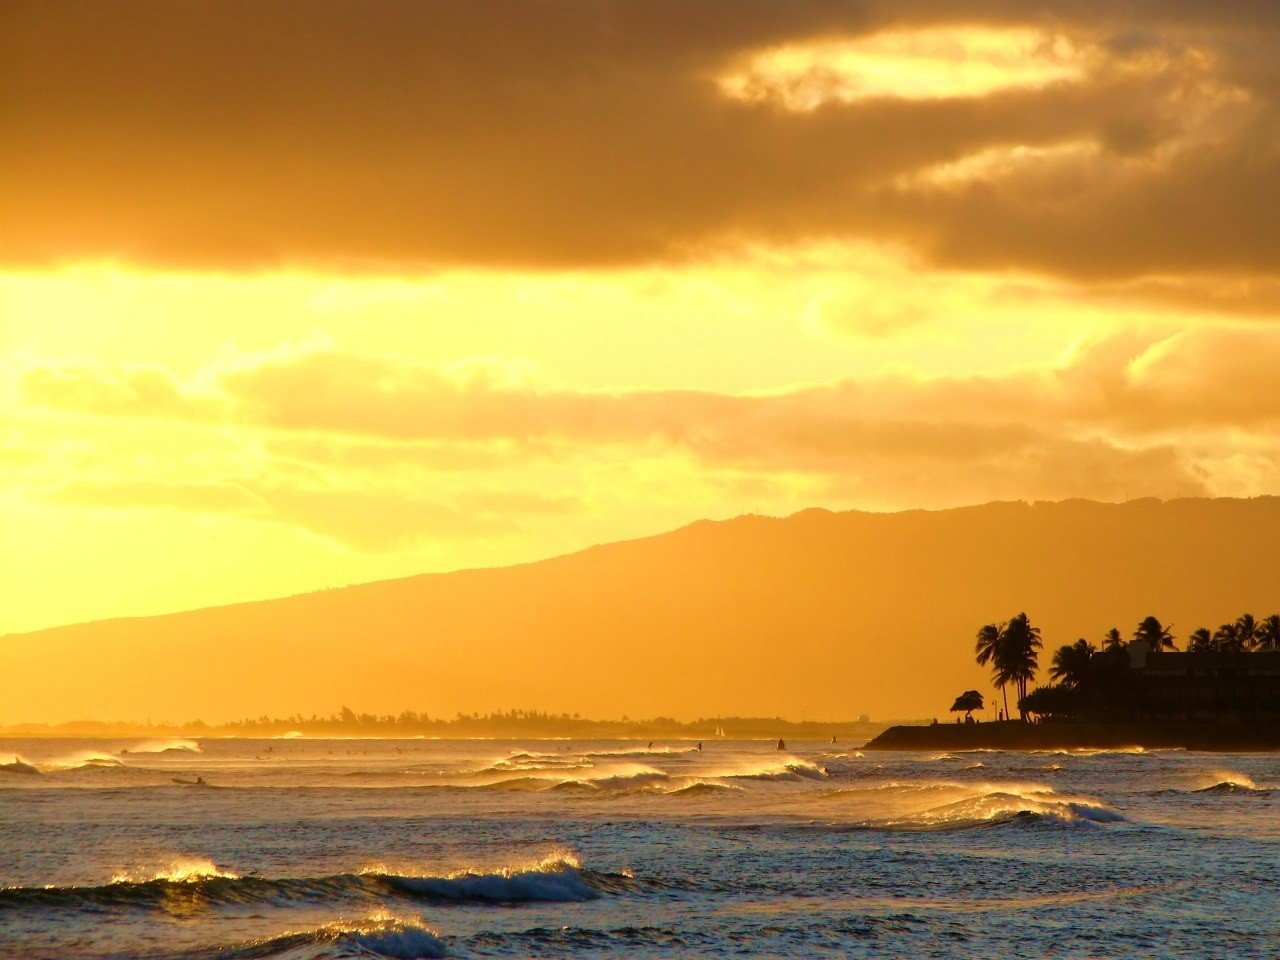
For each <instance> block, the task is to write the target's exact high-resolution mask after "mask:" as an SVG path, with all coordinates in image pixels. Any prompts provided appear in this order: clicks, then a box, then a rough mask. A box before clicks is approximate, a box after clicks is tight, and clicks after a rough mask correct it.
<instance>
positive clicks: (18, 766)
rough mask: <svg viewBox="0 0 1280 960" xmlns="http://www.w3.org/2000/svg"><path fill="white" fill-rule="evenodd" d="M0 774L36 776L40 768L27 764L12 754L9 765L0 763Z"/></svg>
mask: <svg viewBox="0 0 1280 960" xmlns="http://www.w3.org/2000/svg"><path fill="white" fill-rule="evenodd" d="M0 773H17V774H24V775H27V776H38V775H39V774H40V768H39V767H37V766H36V765H35V764H34V763H28V762H27V761H26V760H23V759H22V758H21V757H20V756H18V755H17V754H14V756H13V760H11V761H10V762H9V763H0Z"/></svg>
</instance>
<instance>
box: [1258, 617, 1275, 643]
mask: <svg viewBox="0 0 1280 960" xmlns="http://www.w3.org/2000/svg"><path fill="white" fill-rule="evenodd" d="M1257 644H1258V645H1257V649H1258V650H1280V613H1273V614H1271V616H1269V617H1264V618H1263V620H1262V623H1261V624H1259V625H1258V638H1257Z"/></svg>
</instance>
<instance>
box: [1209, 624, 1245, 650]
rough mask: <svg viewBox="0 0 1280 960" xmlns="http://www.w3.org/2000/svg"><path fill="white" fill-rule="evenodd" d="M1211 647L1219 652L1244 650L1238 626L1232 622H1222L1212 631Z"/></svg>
mask: <svg viewBox="0 0 1280 960" xmlns="http://www.w3.org/2000/svg"><path fill="white" fill-rule="evenodd" d="M1213 648H1214V649H1215V650H1217V651H1218V652H1219V653H1242V652H1244V641H1243V640H1242V639H1241V638H1240V628H1239V627H1238V626H1237V625H1236V624H1234V623H1224V624H1223V625H1222V626H1220V627H1219V628H1218V629H1217V630H1215V631H1213Z"/></svg>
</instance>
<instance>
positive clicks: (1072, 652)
mask: <svg viewBox="0 0 1280 960" xmlns="http://www.w3.org/2000/svg"><path fill="white" fill-rule="evenodd" d="M1097 652H1098V651H1097V648H1095V647H1094V645H1093V644H1091V643H1090V642H1089V641H1088V640H1086V639H1084V637H1081V638H1080V639H1079V640H1077V641H1076V642H1075V643H1072V644H1069V645H1067V646H1064V647H1059V648H1058V649H1057V650H1056V651H1055V652H1054V654H1053V665H1052V666H1051V667H1049V676H1050V677H1052V678H1053V679H1054V680H1057V681H1059V682H1060V683H1061V684H1062V685H1063V686H1065V687H1071V688H1072V689H1075V688H1077V687H1080V686H1082V685H1083V684H1085V683H1087V682H1088V679H1089V665H1090V661H1092V660H1093V655H1094V654H1095V653H1097Z"/></svg>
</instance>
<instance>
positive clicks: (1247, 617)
mask: <svg viewBox="0 0 1280 960" xmlns="http://www.w3.org/2000/svg"><path fill="white" fill-rule="evenodd" d="M1236 637H1237V638H1238V639H1239V641H1240V649H1241V650H1252V649H1253V645H1254V644H1255V643H1257V641H1258V621H1257V620H1255V619H1253V614H1252V613H1242V614H1241V615H1240V616H1239V617H1237V618H1236Z"/></svg>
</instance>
